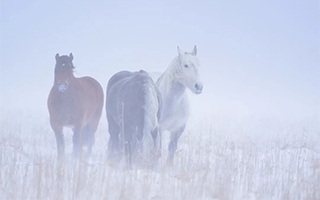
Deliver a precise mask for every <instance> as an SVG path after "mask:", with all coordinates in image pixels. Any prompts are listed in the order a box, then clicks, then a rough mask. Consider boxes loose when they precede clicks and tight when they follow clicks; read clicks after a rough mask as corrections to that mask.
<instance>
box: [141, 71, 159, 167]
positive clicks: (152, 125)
mask: <svg viewBox="0 0 320 200" xmlns="http://www.w3.org/2000/svg"><path fill="white" fill-rule="evenodd" d="M142 72H144V71H142ZM140 73H141V71H140ZM143 91H144V100H145V105H144V126H143V137H142V150H143V151H142V156H143V160H144V162H149V158H152V157H153V156H155V155H154V154H155V153H157V152H153V151H154V150H156V149H160V143H161V138H160V136H161V134H160V133H159V130H160V129H159V120H158V117H159V114H160V105H161V98H159V93H158V91H157V88H156V86H155V84H154V82H153V80H152V79H151V77H150V76H149V75H148V78H147V79H145V82H144V84H143ZM150 154H151V155H150ZM147 164H148V163H147Z"/></svg>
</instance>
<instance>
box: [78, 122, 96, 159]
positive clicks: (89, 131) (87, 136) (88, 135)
mask: <svg viewBox="0 0 320 200" xmlns="http://www.w3.org/2000/svg"><path fill="white" fill-rule="evenodd" d="M96 130H97V125H95V124H92V123H89V124H87V125H86V126H85V127H84V128H83V131H82V144H83V145H86V146H87V147H88V152H87V154H88V156H91V154H92V146H93V144H94V140H95V139H94V135H95V132H96Z"/></svg>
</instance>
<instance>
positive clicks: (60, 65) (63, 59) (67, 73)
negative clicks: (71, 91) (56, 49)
mask: <svg viewBox="0 0 320 200" xmlns="http://www.w3.org/2000/svg"><path fill="white" fill-rule="evenodd" d="M72 60H73V55H72V53H70V55H69V56H59V54H58V53H57V54H56V67H55V70H54V85H55V86H56V87H57V88H58V91H59V92H65V91H66V90H67V89H68V86H69V84H70V81H71V79H72V78H74V76H73V69H74V66H73V63H72Z"/></svg>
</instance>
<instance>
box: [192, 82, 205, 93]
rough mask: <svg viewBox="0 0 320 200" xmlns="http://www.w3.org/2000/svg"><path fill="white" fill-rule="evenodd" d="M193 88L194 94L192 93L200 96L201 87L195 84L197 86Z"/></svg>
mask: <svg viewBox="0 0 320 200" xmlns="http://www.w3.org/2000/svg"><path fill="white" fill-rule="evenodd" d="M194 88H195V92H194V93H196V94H201V93H202V90H203V85H202V84H198V83H197V84H195V85H194Z"/></svg>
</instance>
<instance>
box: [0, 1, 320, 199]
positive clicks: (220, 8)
mask: <svg viewBox="0 0 320 200" xmlns="http://www.w3.org/2000/svg"><path fill="white" fill-rule="evenodd" d="M319 19H320V17H319V2H318V1H315V0H311V1H308V2H303V1H281V2H279V1H253V0H252V1H250V0H248V1H247V0H246V1H241V2H236V1H234V2H229V1H219V2H218V1H212V2H210V1H205V0H204V1H188V0H187V1H174V2H172V1H140V0H139V1H105V2H104V1H80V2H79V1H68V2H62V1H61V2H58V1H43V2H42V1H41V2H40V1H22V0H21V1H9V0H4V1H1V29H0V31H1V35H0V36H1V41H0V42H1V46H0V47H1V52H0V56H1V57H0V112H1V126H0V170H1V172H0V183H4V184H0V187H1V190H0V191H1V192H0V196H4V197H6V198H8V199H16V198H20V197H28V198H35V197H38V198H54V197H56V198H57V197H58V196H55V195H56V194H57V193H59V192H57V191H60V192H61V191H63V192H61V194H62V195H63V196H64V197H65V198H74V197H78V198H86V197H90V194H93V193H94V195H93V198H96V199H101V198H109V199H117V198H120V199H121V198H122V199H126V198H128V199H130V197H131V198H134V199H140V198H145V199H151V198H153V199H157V198H158V199H250V198H251V199H285V198H288V199H316V198H320V193H319V191H320V188H319V187H318V186H319V185H320V168H319V163H320V157H319V155H320V154H319V152H320V149H319V146H320V143H319V141H320V127H319V124H320V118H319V117H320V47H319V46H320V27H319V26H320V21H319ZM194 45H197V48H198V55H197V56H198V58H199V60H200V61H201V69H200V74H201V77H202V79H203V81H202V82H203V84H204V89H203V93H202V94H200V95H194V94H192V93H191V92H188V93H189V97H190V106H191V110H192V113H191V117H190V120H189V123H188V127H187V130H186V132H185V133H184V134H183V135H182V137H181V139H180V143H179V147H178V150H177V152H178V153H177V155H178V156H177V165H176V166H175V167H174V168H173V169H171V170H169V169H167V171H166V170H165V171H160V172H159V171H156V172H149V171H143V170H142V171H134V172H122V171H120V170H119V171H118V170H115V169H114V168H112V167H110V166H108V165H107V164H106V163H105V155H106V150H107V142H108V137H109V136H108V132H107V121H106V115H105V108H103V109H104V110H103V114H102V117H101V121H100V125H99V129H98V131H97V134H96V143H95V145H94V149H93V159H92V160H91V161H90V162H89V164H88V165H86V167H84V168H82V169H81V170H84V171H85V173H87V174H89V175H87V176H86V177H85V178H84V179H83V180H82V179H80V178H79V177H78V176H77V174H76V172H79V171H80V169H79V170H78V169H77V168H76V167H74V166H73V165H72V163H71V164H70V163H67V164H66V166H65V169H64V170H65V172H64V174H63V175H62V178H60V179H59V178H57V177H56V174H55V171H56V169H57V167H56V165H55V164H56V144H55V138H54V133H53V131H52V130H51V128H50V126H49V122H48V117H49V115H48V111H47V107H46V103H47V102H46V101H47V97H48V94H49V90H50V89H51V87H52V84H53V76H54V74H53V70H54V65H55V58H54V56H55V54H56V53H59V54H60V55H69V53H70V52H72V53H73V55H74V65H75V67H76V68H75V72H74V74H75V76H76V77H81V76H87V75H88V76H92V77H94V78H95V79H97V80H98V81H99V82H100V84H101V85H102V87H103V88H104V92H106V91H105V88H106V85H107V82H108V80H109V78H110V77H111V76H112V75H113V74H114V73H116V72H118V71H120V70H130V71H137V70H140V69H144V70H146V71H148V72H151V73H152V75H153V76H158V75H159V74H161V73H162V72H164V71H165V70H166V68H167V67H168V65H169V63H170V62H171V61H172V59H173V58H174V57H175V56H177V55H178V52H177V46H179V47H180V48H181V49H182V50H183V51H191V50H192V49H193V47H194ZM66 131H67V134H66V138H67V141H68V142H67V150H68V149H69V150H70V148H71V147H72V142H71V141H72V139H71V135H72V134H71V132H70V130H66ZM168 137H169V136H168V135H167V134H166V135H165V136H164V143H165V144H164V146H163V154H162V155H163V157H162V158H161V162H162V163H164V162H165V157H166V155H167V151H166V149H167V146H166V145H167V143H168ZM67 154H71V151H67ZM70 162H71V161H70ZM39 163H40V164H39ZM4 166H6V167H4ZM38 166H42V168H38ZM77 170H78V171H77ZM75 174H76V175H75ZM90 174H91V175H90ZM44 176H46V177H47V179H41V178H43V177H44ZM10 177H11V178H10ZM68 177H71V178H70V180H69V179H68ZM39 180H41V181H39ZM55 180H58V181H61V182H63V183H64V188H65V189H61V188H59V186H57V185H55ZM90 181H94V182H95V184H91V182H90ZM280 183H281V184H280ZM99 184H101V185H102V186H101V185H100V186H99ZM28 185H29V186H28ZM47 187H52V188H53V190H52V191H47V190H46V188H47ZM79 187H80V188H81V187H82V193H81V192H79V191H78V190H79ZM14 188H17V191H18V192H16V193H15V192H14V190H13V189H14ZM138 188H139V189H138ZM318 188H319V190H318ZM60 189H61V190H60ZM110 190H111V191H114V193H108V192H106V191H110ZM140 190H141V191H147V192H146V193H143V192H141V191H140ZM30 191H37V193H32V192H30ZM121 195H123V196H121ZM299 195H300V196H299Z"/></svg>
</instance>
